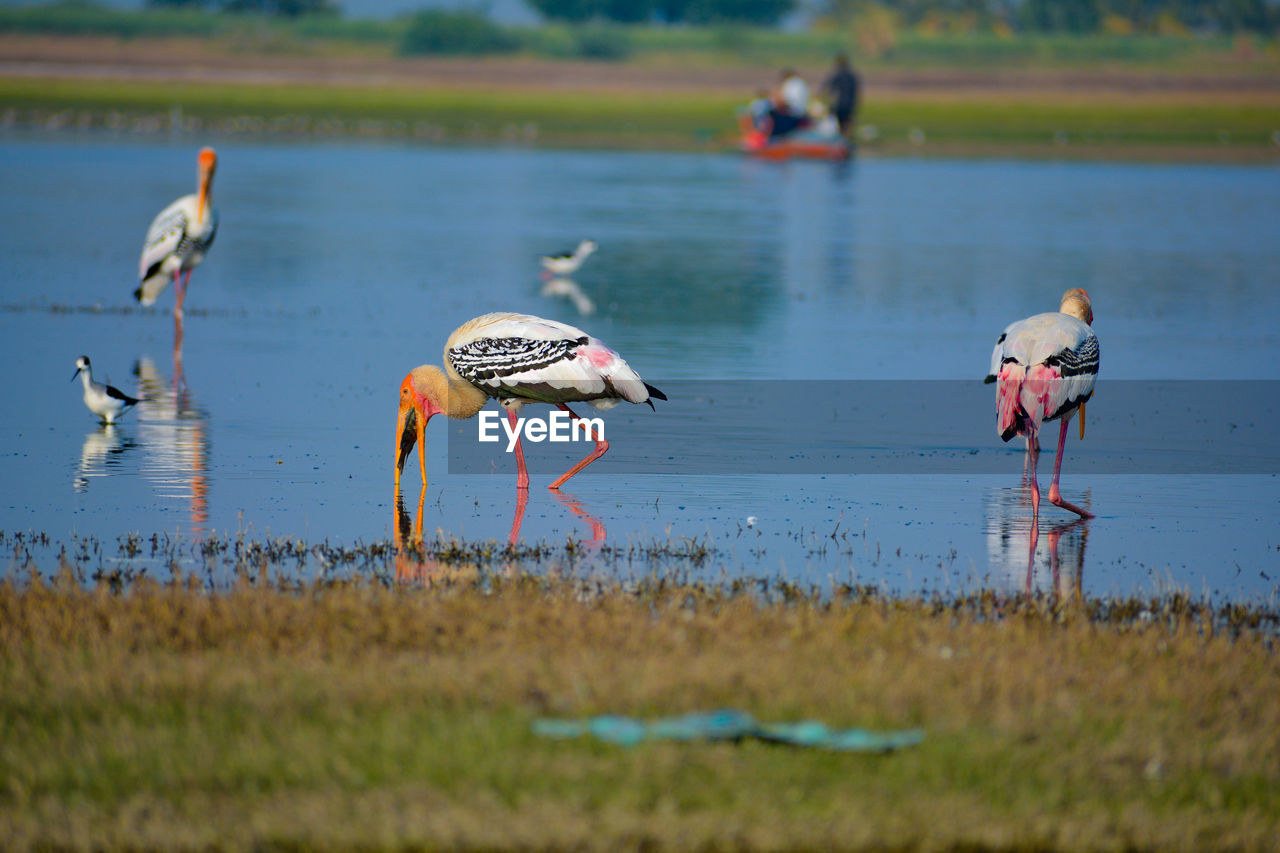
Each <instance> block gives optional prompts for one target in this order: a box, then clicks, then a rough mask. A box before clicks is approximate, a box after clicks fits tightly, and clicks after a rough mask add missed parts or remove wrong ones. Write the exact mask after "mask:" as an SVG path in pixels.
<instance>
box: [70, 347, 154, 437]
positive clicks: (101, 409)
mask: <svg viewBox="0 0 1280 853" xmlns="http://www.w3.org/2000/svg"><path fill="white" fill-rule="evenodd" d="M77 376H79V377H81V379H82V380H83V382H84V404H85V406H87V407H88V408H89V411H91V412H93V413H94V414H95V415H97V416H98V417H100V418H102V421H103V423H108V424H110V423H115V420H116V418H118V417H119V416H120V415H122V414H124V412H125V411H126V410H127V409H128V408H129V407H130V406H133V405H134V404H136V403H139V402H141V401H140V400H139V399H138V398H137V397H130V396H129V395H128V394H126V393H124V392H123V391H121V390H120V389H119V388H116V387H115V386H113V385H108V384H106V383H105V382H94V381H93V368H92V367H91V366H90V364H89V356H87V355H82V356H80V357H79V358H77V359H76V372H75V373H73V374H72V375H71V381H72V382H74V381H75V380H76V377H77Z"/></svg>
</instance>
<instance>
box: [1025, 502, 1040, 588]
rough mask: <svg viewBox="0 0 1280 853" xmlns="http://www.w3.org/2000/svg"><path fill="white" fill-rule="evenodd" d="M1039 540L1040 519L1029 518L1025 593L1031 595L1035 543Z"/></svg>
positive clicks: (1034, 564)
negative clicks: (1029, 536) (1029, 533)
mask: <svg viewBox="0 0 1280 853" xmlns="http://www.w3.org/2000/svg"><path fill="white" fill-rule="evenodd" d="M1039 542H1040V519H1038V518H1035V517H1032V519H1031V540H1030V544H1028V545H1027V595H1028V596H1030V595H1031V580H1032V578H1033V576H1034V575H1035V568H1036V545H1037V544H1039Z"/></svg>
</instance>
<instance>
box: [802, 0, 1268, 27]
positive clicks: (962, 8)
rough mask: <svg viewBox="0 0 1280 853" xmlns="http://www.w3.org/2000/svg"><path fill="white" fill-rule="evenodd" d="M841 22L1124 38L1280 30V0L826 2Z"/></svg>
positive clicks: (907, 0) (906, 0)
mask: <svg viewBox="0 0 1280 853" xmlns="http://www.w3.org/2000/svg"><path fill="white" fill-rule="evenodd" d="M825 2H826V12H827V14H828V16H829V17H830V18H832V19H834V20H838V21H856V20H858V19H863V18H868V17H872V18H874V17H876V16H877V15H878V16H884V15H890V16H892V17H894V18H896V19H898V20H899V21H900V22H901V23H902V24H904V25H906V26H909V27H914V28H919V29H923V30H925V31H939V30H943V31H945V30H952V31H955V30H961V31H971V30H985V31H996V32H1002V31H1003V32H1012V31H1029V32H1043V33H1099V32H1109V33H1115V34H1125V33H1134V32H1147V33H1165V34H1175V33H1188V32H1226V33H1235V32H1245V31H1249V32H1261V33H1275V32H1276V31H1277V29H1280V2H1277V0H825Z"/></svg>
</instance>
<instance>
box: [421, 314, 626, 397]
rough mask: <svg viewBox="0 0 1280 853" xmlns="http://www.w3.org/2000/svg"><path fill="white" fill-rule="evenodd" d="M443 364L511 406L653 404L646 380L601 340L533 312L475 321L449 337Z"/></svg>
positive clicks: (494, 316) (486, 317) (494, 315)
mask: <svg viewBox="0 0 1280 853" xmlns="http://www.w3.org/2000/svg"><path fill="white" fill-rule="evenodd" d="M445 361H446V362H447V363H448V364H449V365H450V366H451V367H453V369H454V370H455V371H457V372H458V374H459V375H460V376H461V377H462V378H463V379H465V380H466V381H468V382H470V383H471V384H472V385H474V386H476V387H477V388H479V389H480V390H482V391H484V393H485V394H486V395H488V396H490V397H495V398H497V399H499V400H502V401H503V403H504V404H505V405H507V406H508V407H510V406H512V405H518V404H521V403H525V402H542V403H553V404H554V403H571V402H574V401H584V402H589V403H591V405H593V406H595V407H596V408H597V409H609V408H612V407H613V406H616V405H617V404H618V403H619V402H620V401H621V400H626V401H628V402H630V403H645V402H648V400H649V393H650V392H649V388H648V386H646V385H645V383H644V380H642V379H641V378H640V375H639V374H638V373H636V372H635V371H634V370H632V369H631V366H630V365H628V364H627V363H626V362H625V361H624V360H623V359H622V356H620V355H618V354H617V353H616V352H614V351H613V350H612V349H610V348H609V347H608V346H606V345H605V343H604V342H603V341H601V340H600V339H598V338H594V337H592V336H591V335H589V334H587V333H586V332H584V331H582V330H581V329H579V328H576V327H574V326H570V325H568V324H567V323H560V322H557V321H555V320H546V319H543V318H542V317H535V316H533V315H530V314H485V315H484V316H482V317H477V318H475V319H474V320H472V321H471V322H469V323H467V324H466V325H464V326H462V327H461V328H459V329H458V330H457V331H455V332H454V333H453V334H452V335H450V336H449V340H448V342H447V343H446V344H445Z"/></svg>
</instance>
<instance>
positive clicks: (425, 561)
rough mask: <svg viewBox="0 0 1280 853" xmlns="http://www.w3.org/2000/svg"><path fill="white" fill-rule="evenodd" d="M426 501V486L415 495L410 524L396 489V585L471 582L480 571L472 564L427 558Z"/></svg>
mask: <svg viewBox="0 0 1280 853" xmlns="http://www.w3.org/2000/svg"><path fill="white" fill-rule="evenodd" d="M426 499H427V490H426V487H423V489H422V491H421V492H420V493H419V494H418V513H417V515H416V516H415V517H414V519H413V521H412V522H410V521H409V512H408V510H406V509H405V506H404V495H402V494H400V491H399V490H398V489H397V490H396V524H395V543H396V582H397V583H402V584H410V585H413V586H434V585H435V584H439V583H446V582H447V583H456V582H458V581H474V580H476V579H478V578H479V576H480V569H479V567H478V566H476V565H474V564H465V563H463V564H460V563H457V562H452V563H450V564H448V565H445V564H444V563H442V562H440V561H439V560H436V559H433V558H429V557H427V555H426V549H425V548H423V547H422V509H423V503H424V502H425V501H426Z"/></svg>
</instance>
